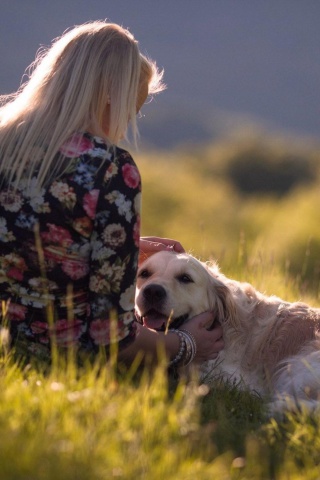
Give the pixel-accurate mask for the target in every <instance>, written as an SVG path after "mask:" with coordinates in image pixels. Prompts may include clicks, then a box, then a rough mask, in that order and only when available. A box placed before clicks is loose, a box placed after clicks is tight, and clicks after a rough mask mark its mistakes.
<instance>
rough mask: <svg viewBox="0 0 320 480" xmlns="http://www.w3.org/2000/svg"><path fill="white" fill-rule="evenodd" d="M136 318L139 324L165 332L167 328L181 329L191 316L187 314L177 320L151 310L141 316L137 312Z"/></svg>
mask: <svg viewBox="0 0 320 480" xmlns="http://www.w3.org/2000/svg"><path fill="white" fill-rule="evenodd" d="M136 318H137V320H138V322H139V323H142V325H144V326H145V327H147V328H151V329H153V330H157V331H159V332H164V331H165V330H167V328H179V327H180V326H181V325H182V324H183V323H184V322H186V321H187V320H188V318H189V315H188V314H187V313H186V314H184V315H180V316H179V317H177V318H171V317H170V316H169V317H168V315H164V314H163V313H161V312H158V311H157V310H155V309H153V308H151V309H150V310H148V311H147V312H145V313H144V314H143V315H141V316H140V315H139V314H138V313H137V312H136Z"/></svg>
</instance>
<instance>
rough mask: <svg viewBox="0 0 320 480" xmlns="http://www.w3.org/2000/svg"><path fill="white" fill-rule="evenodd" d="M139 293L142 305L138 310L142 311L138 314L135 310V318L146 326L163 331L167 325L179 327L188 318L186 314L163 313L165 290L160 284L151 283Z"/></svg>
mask: <svg viewBox="0 0 320 480" xmlns="http://www.w3.org/2000/svg"><path fill="white" fill-rule="evenodd" d="M141 293H142V303H143V307H142V308H140V310H142V309H143V313H142V314H141V315H139V314H138V312H137V311H136V318H137V320H138V322H140V323H142V324H143V325H145V326H146V327H148V328H152V329H153V330H157V331H165V330H166V329H167V328H168V327H169V328H179V327H180V326H181V325H182V324H183V323H184V322H185V321H186V320H187V319H188V314H185V315H181V316H179V317H177V318H171V317H170V316H168V315H166V314H164V313H163V310H164V304H165V301H166V298H167V292H166V290H165V288H164V287H163V286H162V285H158V284H156V283H151V284H150V285H147V286H146V287H145V288H144V289H143V291H142V292H141ZM140 306H141V305H140Z"/></svg>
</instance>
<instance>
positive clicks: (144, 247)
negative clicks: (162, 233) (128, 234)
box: [139, 237, 185, 264]
mask: <svg viewBox="0 0 320 480" xmlns="http://www.w3.org/2000/svg"><path fill="white" fill-rule="evenodd" d="M162 250H169V251H172V252H177V253H184V252H185V250H184V248H183V246H182V245H181V243H180V242H177V240H172V239H171V238H161V237H141V238H140V255H139V264H140V263H142V262H143V261H144V260H146V259H147V258H148V257H150V255H153V254H154V253H156V252H161V251H162Z"/></svg>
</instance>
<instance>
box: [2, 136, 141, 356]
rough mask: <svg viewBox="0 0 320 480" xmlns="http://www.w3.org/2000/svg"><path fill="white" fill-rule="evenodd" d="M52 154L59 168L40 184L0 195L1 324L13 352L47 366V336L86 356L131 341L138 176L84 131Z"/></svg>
mask: <svg viewBox="0 0 320 480" xmlns="http://www.w3.org/2000/svg"><path fill="white" fill-rule="evenodd" d="M60 154H62V155H63V156H64V167H66V168H64V169H63V170H62V172H63V173H61V174H60V176H57V177H56V178H55V179H54V180H53V181H51V182H50V184H49V185H48V186H46V187H44V188H39V187H38V185H37V181H36V178H32V179H31V182H30V181H29V182H27V180H26V179H22V180H21V181H20V183H19V187H18V189H16V190H13V189H12V188H10V186H8V185H5V184H4V185H3V184H2V188H1V190H0V299H1V300H2V323H5V322H7V324H8V325H9V329H10V333H11V337H12V339H13V343H14V344H15V346H16V349H17V350H18V353H19V352H21V353H22V354H23V355H27V356H28V357H31V358H32V357H34V356H35V357H36V358H39V359H48V360H49V359H50V345H51V344H52V339H54V341H55V343H56V345H57V347H58V348H60V347H61V348H66V347H69V346H72V345H73V346H76V347H77V350H78V352H80V354H81V352H84V353H85V352H86V353H88V354H89V355H92V354H96V353H97V352H98V351H99V349H100V348H101V346H104V347H107V346H108V345H109V344H110V341H113V340H115V341H117V342H119V346H120V348H121V347H122V346H123V345H124V344H126V343H127V342H128V341H130V339H133V338H134V336H135V321H134V292H135V279H136V270H137V263H138V249H139V237H140V215H139V213H140V196H141V184H140V175H139V171H138V169H137V167H136V165H135V163H134V161H133V159H132V158H131V156H130V155H129V153H127V152H126V151H125V150H122V149H120V148H118V147H113V148H110V147H108V146H107V145H106V144H105V142H104V140H102V139H101V138H99V137H94V136H92V135H90V134H88V133H78V134H75V135H73V137H71V139H69V140H68V141H67V142H66V143H65V144H64V145H63V146H62V147H61V148H60ZM112 318H115V319H116V320H115V325H116V328H115V332H114V333H112V334H110V326H111V320H110V319H112ZM112 332H113V330H112ZM110 337H111V339H110Z"/></svg>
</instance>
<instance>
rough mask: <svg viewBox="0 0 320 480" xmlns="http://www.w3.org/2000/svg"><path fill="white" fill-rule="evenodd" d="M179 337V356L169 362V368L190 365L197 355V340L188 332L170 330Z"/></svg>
mask: <svg viewBox="0 0 320 480" xmlns="http://www.w3.org/2000/svg"><path fill="white" fill-rule="evenodd" d="M170 332H172V333H176V334H177V335H179V339H180V345H179V351H178V353H177V355H176V356H175V357H174V358H173V359H172V360H171V361H170V362H169V367H173V366H177V365H178V364H179V363H182V365H183V366H187V365H189V364H190V363H191V362H192V361H193V359H194V357H195V356H196V353H197V344H196V339H195V338H194V336H193V335H192V333H190V332H189V331H188V330H183V329H182V330H175V329H173V330H170Z"/></svg>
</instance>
